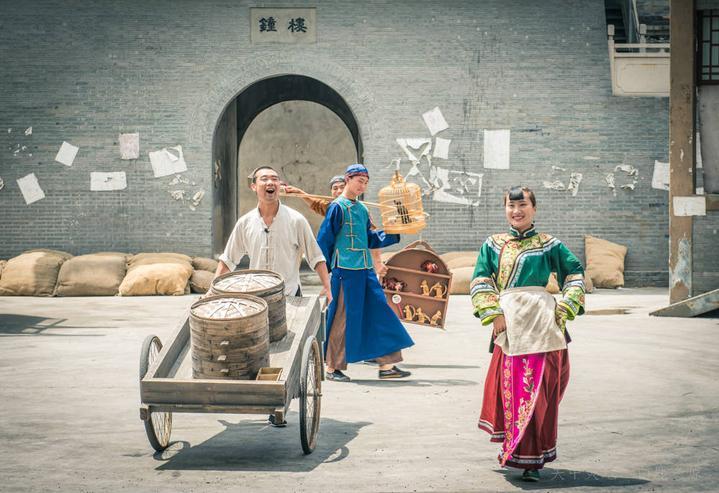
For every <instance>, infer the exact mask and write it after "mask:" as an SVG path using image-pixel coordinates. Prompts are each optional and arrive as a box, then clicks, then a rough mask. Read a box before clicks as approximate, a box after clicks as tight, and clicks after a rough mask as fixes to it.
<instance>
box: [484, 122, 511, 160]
mask: <svg viewBox="0 0 719 493" xmlns="http://www.w3.org/2000/svg"><path fill="white" fill-rule="evenodd" d="M509 135H510V132H509V130H485V131H484V167H485V168H487V169H509Z"/></svg>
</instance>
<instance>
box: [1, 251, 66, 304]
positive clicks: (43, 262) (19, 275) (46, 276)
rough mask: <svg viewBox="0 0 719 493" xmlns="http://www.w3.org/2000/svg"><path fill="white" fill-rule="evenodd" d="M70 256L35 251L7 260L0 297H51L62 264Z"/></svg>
mask: <svg viewBox="0 0 719 493" xmlns="http://www.w3.org/2000/svg"><path fill="white" fill-rule="evenodd" d="M69 258H72V255H70V254H69V253H65V252H60V251H57V250H46V249H36V250H28V251H27V252H24V253H22V254H21V255H18V256H17V257H14V258H11V259H10V260H8V262H7V264H6V265H5V267H4V268H3V272H2V279H0V296H52V295H53V293H54V292H55V284H56V283H57V276H58V273H59V272H60V267H61V266H62V264H63V263H64V262H65V261H66V260H67V259H69Z"/></svg>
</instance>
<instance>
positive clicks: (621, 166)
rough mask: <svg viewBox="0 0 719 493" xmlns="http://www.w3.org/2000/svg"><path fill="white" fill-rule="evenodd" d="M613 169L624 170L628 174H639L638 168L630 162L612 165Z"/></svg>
mask: <svg viewBox="0 0 719 493" xmlns="http://www.w3.org/2000/svg"><path fill="white" fill-rule="evenodd" d="M614 171H624V172H625V173H626V174H628V175H629V176H639V170H638V169H637V168H635V167H634V166H632V165H631V164H619V165H617V166H615V167H614Z"/></svg>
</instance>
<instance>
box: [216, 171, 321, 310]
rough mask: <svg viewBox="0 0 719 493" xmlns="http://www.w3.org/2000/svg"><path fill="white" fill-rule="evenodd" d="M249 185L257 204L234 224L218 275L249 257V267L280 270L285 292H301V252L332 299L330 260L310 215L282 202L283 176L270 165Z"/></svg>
mask: <svg viewBox="0 0 719 493" xmlns="http://www.w3.org/2000/svg"><path fill="white" fill-rule="evenodd" d="M251 178H252V183H251V185H250V188H252V191H254V192H255V193H256V194H257V208H256V209H253V210H251V211H250V212H248V213H247V214H245V215H244V216H242V217H241V218H240V219H239V220H238V221H237V224H235V227H234V229H233V230H232V233H231V234H230V237H229V239H228V240H227V245H226V246H225V251H224V253H223V254H222V255H220V259H219V260H220V262H219V265H218V266H217V271H216V272H215V277H217V276H219V275H222V274H224V273H226V272H231V271H233V270H235V267H237V264H239V263H240V260H242V257H244V256H245V255H248V256H249V257H250V269H267V270H271V271H274V272H277V273H278V274H280V275H281V276H282V278H283V279H284V280H285V294H286V295H288V296H299V295H301V292H302V291H301V286H300V263H301V262H302V256H303V255H304V257H305V258H306V259H307V263H308V264H309V265H310V267H311V268H312V269H313V270H315V271H316V272H317V274H319V276H320V280H321V281H322V286H323V291H322V293H321V294H324V295H325V296H327V303H330V302H331V301H332V293H331V289H330V280H329V274H328V271H327V264H326V262H325V258H324V256H323V255H322V250H321V249H320V247H319V245H318V244H317V240H315V237H314V235H313V234H312V228H310V225H309V223H308V222H307V219H305V217H304V216H303V215H302V214H300V213H299V212H297V211H295V210H294V209H290V208H289V207H286V206H284V205H282V204H281V203H280V197H279V192H280V177H279V174H278V173H277V171H275V170H274V169H272V168H270V167H269V166H261V167H259V168H257V169H255V171H254V172H253V173H252V175H251Z"/></svg>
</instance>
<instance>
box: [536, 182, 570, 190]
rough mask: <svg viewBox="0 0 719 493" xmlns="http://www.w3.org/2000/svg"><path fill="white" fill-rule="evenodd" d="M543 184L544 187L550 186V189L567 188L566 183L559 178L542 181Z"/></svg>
mask: <svg viewBox="0 0 719 493" xmlns="http://www.w3.org/2000/svg"><path fill="white" fill-rule="evenodd" d="M542 186H544V188H548V189H550V190H566V189H565V187H564V183H562V182H561V181H559V180H556V181H544V182H542Z"/></svg>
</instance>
